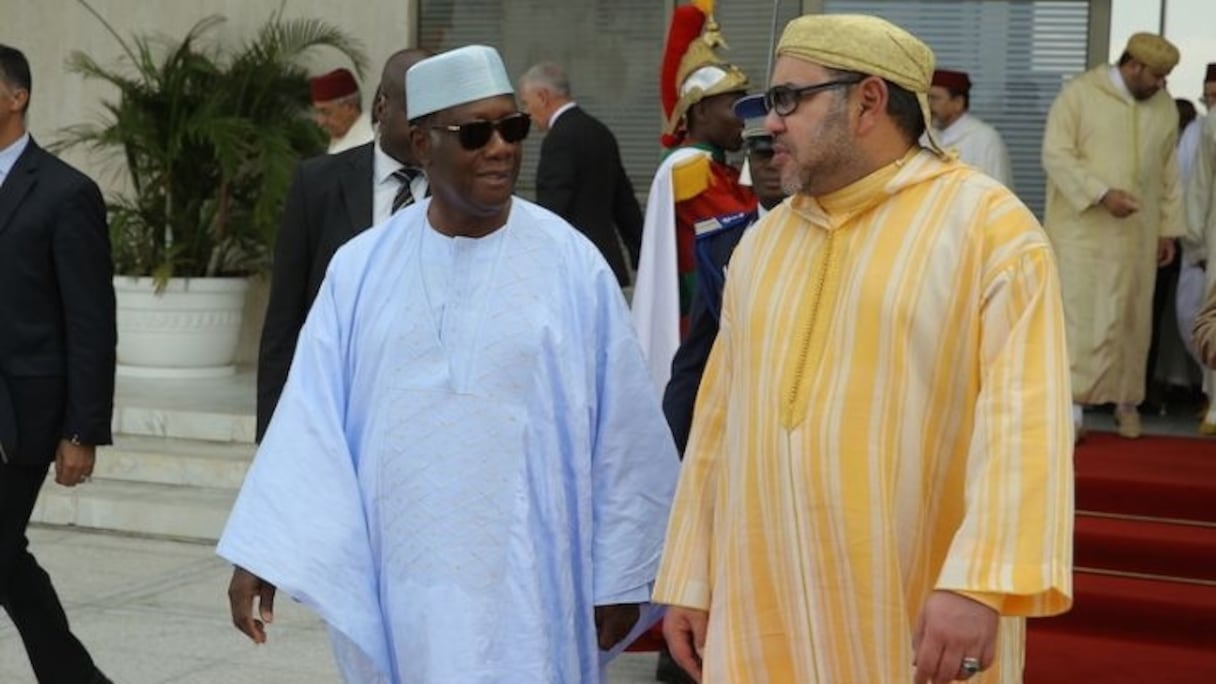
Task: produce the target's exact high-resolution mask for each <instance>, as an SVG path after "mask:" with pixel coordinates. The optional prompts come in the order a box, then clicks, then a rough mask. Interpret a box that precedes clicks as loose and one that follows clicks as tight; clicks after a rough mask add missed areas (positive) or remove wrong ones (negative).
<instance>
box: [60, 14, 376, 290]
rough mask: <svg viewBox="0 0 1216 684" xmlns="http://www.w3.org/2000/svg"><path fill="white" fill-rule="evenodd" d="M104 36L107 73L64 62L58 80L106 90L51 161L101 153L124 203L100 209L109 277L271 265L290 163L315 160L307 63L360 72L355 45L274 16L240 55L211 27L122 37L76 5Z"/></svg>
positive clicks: (84, 59) (317, 134) (89, 60)
mask: <svg viewBox="0 0 1216 684" xmlns="http://www.w3.org/2000/svg"><path fill="white" fill-rule="evenodd" d="M77 1H78V2H79V3H80V4H81V5H82V6H84V8H85V9H86V10H88V11H89V12H90V13H91V14H93V16H94V17H96V18H97V19H98V21H100V22H101V23H102V24H103V25H104V26H105V28H106V29H107V30H108V31H109V32H110V34H111V35H113V36H114V38H115V40H116V41H117V42H118V44H119V45H120V47H121V49H122V53H123V56H122V57H121V58H120V59H119V60H118V61H117V62H116V63H115V65H113V66H106V65H102V64H101V63H99V62H98V61H97V60H95V59H94V58H93V57H92V56H90V55H87V54H85V53H83V52H79V51H77V52H73V53H72V54H71V55H70V56H69V58H68V60H67V68H68V69H69V70H70V71H71V72H72V73H75V74H78V75H80V76H82V77H83V78H85V79H87V80H92V81H98V82H101V83H105V84H107V85H109V86H111V87H112V88H113V89H114V91H115V96H114V97H113V98H111V99H107V100H105V101H104V102H103V103H102V105H101V112H100V113H99V115H98V116H97V118H96V120H94V121H89V122H83V123H79V124H75V125H72V126H68V127H66V128H64V129H62V130H61V131H60V136H59V139H58V140H57V141H55V142H54V143H53V147H54V149H57V150H63V149H66V148H70V147H81V148H83V149H86V150H88V151H90V152H91V153H98V154H103V155H105V156H106V157H107V158H108V159H109V160H111V161H112V162H113V163H114V165H115V166H116V167H120V168H121V169H122V171H123V173H125V174H126V175H127V176H128V178H129V180H130V187H131V188H132V192H131V193H130V194H127V195H116V196H113V197H110V198H109V200H108V206H109V212H110V226H111V241H112V250H113V254H114V260H115V265H116V270H117V272H119V273H123V274H129V275H152V276H154V277H155V278H157V279H158V281H160V280H162V279H163V278H167V277H169V276H188V277H194V276H205V275H236V274H245V273H251V272H254V271H256V270H258V269H260V268H264V267H265V266H266V265H267V264H268V263H269V255H270V252H271V249H270V247H271V245H272V244H273V243H274V238H275V233H276V229H277V225H278V221H279V216H280V215H281V213H282V205H283V201H284V199H285V197H286V194H287V190H288V185H289V184H290V182H291V178H292V175H293V172H294V169H295V166H296V164H297V163H298V162H299V160H300V159H301V158H302V157H305V156H310V155H313V154H316V153H319V152H320V151H321V150H323V149H324V142H325V141H324V135H323V133H322V132H321V130H320V129H319V128H318V127H317V126H316V125H315V124H313V123H312V121H310V120H309V119H308V109H309V98H308V73H307V71H306V70H305V67H304V58H305V57H307V56H308V55H309V53H310V52H312V51H313V50H315V49H318V48H329V49H335V50H337V51H338V52H340V53H342V54H343V55H345V56H346V57H347V58H348V59H349V60H350V62H351V64H352V66H353V67H354V68H355V70H356V71H357V72H358V73H360V74H362V73H363V72H364V70H365V68H366V65H367V57H366V54H365V52H364V48H363V46H362V44H361V43H360V42H359V41H358V40H356V39H354V38H353V37H351V36H350V35H348V34H346V33H345V32H343V31H341V30H340V29H338V28H336V27H334V26H332V25H329V24H327V23H325V22H323V21H320V20H317V19H286V18H284V16H283V13H284V11H283V10H284V6H283V5H280V6H279V8H278V9H277V10H276V11H275V12H273V13H272V14H271V15H270V17H269V18H268V19H267V20H266V22H264V23H263V24H262V25H261V26H260V27H259V28H258V29H257V30H256V31H255V33H254V35H253V37H252V38H251V39H250V40H248V41H246V42H245V43H243V44H242V45H241V46H240V47H239V48H237V49H236V50H232V51H225V50H223V49H221V48H220V47H219V45H220V44H219V42H218V41H216V40H214V38H213V36H214V34H215V32H216V31H217V30H218V29H219V27H220V26H221V25H223V24H224V21H225V20H224V18H223V17H221V16H208V17H205V18H203V19H201V20H199V21H198V22H196V23H195V24H194V25H193V26H192V27H191V28H190V29H189V30H188V31H186V33H185V34H184V35H183V36H182V37H180V38H167V37H164V36H155V35H148V34H139V35H133V36H132V37H131V38H130V39H125V38H123V37H122V36H121V35H119V34H118V33H117V32H116V31H115V30H114V27H113V26H112V25H111V24H110V23H109V22H108V21H107V20H106V19H105V17H104V15H103V14H102V13H100V12H99V11H97V10H96V9H95V8H93V7H92V6H91V5H90V4H89V2H88V1H87V0H77Z"/></svg>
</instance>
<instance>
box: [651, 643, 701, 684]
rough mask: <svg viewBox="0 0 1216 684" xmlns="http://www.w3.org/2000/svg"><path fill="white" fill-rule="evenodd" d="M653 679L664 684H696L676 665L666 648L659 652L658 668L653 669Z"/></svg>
mask: <svg viewBox="0 0 1216 684" xmlns="http://www.w3.org/2000/svg"><path fill="white" fill-rule="evenodd" d="M654 679H655V681H656V682H665V684H697V682H696V680H695V679H693V678H692V677H689V676H688V673H686V672H684V668H682V667H680V666H679V665H677V664H676V661H675V660H673V659H672V657H671V652H670V651H668V650H667V649H666V648H663V649H662V650H660V651H659V666H658V668H656V669H655V672H654Z"/></svg>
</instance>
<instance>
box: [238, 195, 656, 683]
mask: <svg viewBox="0 0 1216 684" xmlns="http://www.w3.org/2000/svg"><path fill="white" fill-rule="evenodd" d="M428 205H429V202H422V203H419V204H417V205H415V206H414V207H411V208H408V209H405V210H403V211H401V212H399V213H397V214H396V215H395V216H394V217H393V218H392V219H390V220H389V221H388V222H387V223H385V224H382V225H380V226H378V227H375V228H372V229H371V230H368V231H366V232H365V233H363V234H362V235H360V236H359V237H357V238H355V239H354V240H352V241H351V242H350V243H348V244H347V245H346V246H345V247H343V248H342V249H341V250H339V252H338V254H337V255H336V256H335V257H334V259H333V262H332V263H331V265H330V268H329V272H328V274H327V276H326V279H325V282H324V284H323V285H322V287H321V291H320V293H319V295H318V297H317V300H316V303H315V304H314V306H313V308H312V311H311V313H310V314H309V317H308V321H307V323H306V324H305V326H304V329H303V331H302V332H301V334H300V340H299V344H298V347H297V349H296V355H295V358H294V361H293V363H292V368H291V373H290V376H289V378H288V381H287V385H286V387H285V388H284V391H283V396H282V399H281V400H280V402H279V405H278V408H277V410H276V412H275V416H274V419H273V421H272V422H271V425H270V428H269V430H268V432H267V434H266V437H265V439H264V440H263V442H262V445H261V448H260V449H259V451H258V454H257V457H256V458H255V460H254V462H253V465H252V467H251V468H250V471H249V474H248V475H247V477H246V480H245V483H244V486H243V487H242V489H241V493H240V496H239V498H238V500H237V503H236V506H235V508H234V509H233V512H232V515H231V518H230V519H229V521H228V526H227V528H226V529H225V531H224V535H223V538H222V539H221V540H220V544H219V549H218V552H219V554H220V555H221V556H223V557H224V558H226V559H228V560H229V561H231V562H232V563H234V564H236V565H239V566H242V567H244V568H246V569H248V570H250V571H251V572H253V573H254V574H256V575H258V576H260V577H263V578H264V579H266V580H267V581H269V582H271V583H273V584H274V585H276V586H277V587H278V588H279V590H280V591H281V592H285V593H286V594H288V595H290V596H292V597H294V598H296V599H297V600H299V601H301V602H303V603H305V604H306V605H308V606H309V607H311V608H312V609H314V610H315V611H316V612H317V613H319V614H320V616H321V617H322V618H323V619H324V620H325V622H326V623H327V625H328V626H329V629H330V633H331V635H332V636H333V640H334V647H335V649H334V650H335V654H336V656H337V658H338V661H339V667H340V669H341V670H342V673H343V676H344V678H345V679H346V681H348V682H359V683H360V684H365V683H367V682H392V683H398V682H408V683H409V684H417V683H428V682H436V683H439V682H442V683H444V684H448V683H450V682H462V683H469V682H476V683H482V682H520V683H525V682H526V683H528V684H534V683H537V682H552V683H555V684H565V683H567V682H597V681H600V679H601V677H602V673H601V666H602V661H604V659H605V654H603V653H600V652H599V651H598V649H597V647H596V641H595V626H594V622H593V606H594V605H599V604H610V603H626V602H634V601H646V600H647V599H648V598H649V590H650V586H651V583H652V581H653V579H654V575H655V570H656V566H657V563H658V559H659V552H660V546H661V544H662V540H663V533H664V529H665V525H666V520H667V512H668V506H669V503H670V501H671V497H672V493H673V490H674V486H675V480H676V473H677V469H678V461H677V457H676V454H675V449H674V446H673V445H672V441H671V436H670V433H669V432H668V428H667V425H666V423H665V422H664V420H663V414H662V412H661V411H660V409H659V404H658V400H657V397H656V396H655V394H654V392H653V391H652V389H651V387H652V385H651V379H650V377H649V375H648V374H647V372H646V367H645V364H644V362H643V359H642V355H641V350H640V348H639V346H638V343H637V340H636V338H635V337H634V335H633V332H632V330H631V329H630V325H629V321H628V313H627V310H626V307H625V303H624V300H623V299H622V297H621V294H620V290H619V287H618V285H617V281H616V277H615V276H614V275H613V273H612V270H611V269H610V268H609V267H608V266H607V264H606V263H604V261H603V258H602V257H601V256H600V254H599V252H598V251H597V250H596V249H595V247H594V246H593V245H592V244H591V243H590V242H588V241H587V240H586V239H585V238H583V237H582V236H581V235H580V234H579V233H578V231H576V230H574V229H572V228H571V227H570V226H569V225H567V224H566V223H564V222H563V221H562V220H561V219H559V218H558V217H557V216H555V215H553V214H551V213H550V212H548V211H546V210H544V209H542V208H540V207H538V206H536V205H534V204H530V203H528V202H525V201H523V200H520V199H515V200H514V203H513V206H512V210H511V214H510V219H509V221H508V223H507V224H506V226H504V227H503V228H501V229H500V230H498V231H496V232H495V233H493V234H492V235H490V236H488V237H487V238H482V239H480V240H471V239H461V238H457V239H454V240H449V239H447V238H441V237H438V236H437V235H435V234H432V233H430V232H428V231H432V230H433V229H431V228H430V227H429V226H428V225H427V223H426V219H425V217H426V210H427V207H428ZM424 238H425V239H424ZM432 238H438V239H437V241H436V240H433V239H432ZM428 244H429V245H430V247H429V249H431V250H432V251H434V250H436V249H438V250H439V253H438V254H425V253H424V252H423V249H424V248H425V247H426V246H427V245H428ZM436 245H438V246H436ZM427 259H431V261H432V263H424V262H425V261H426V260H427ZM436 259H437V260H438V261H439V262H445V263H434V262H435V260H436ZM656 617H657V611H656V610H654V609H653V608H652V607H650V606H647V608H646V617H645V618H644V619H643V620H642V621H641V623H639V624H638V625H637V627H636V628H635V633H640V632H641V631H642V629H644V628H645V627H647V626H649V625H650V624H653V622H654V620H655V619H656ZM621 646H622V647H623V646H624V644H622V645H621ZM618 650H619V648H618Z"/></svg>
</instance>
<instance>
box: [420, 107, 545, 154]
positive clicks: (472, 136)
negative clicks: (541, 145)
mask: <svg viewBox="0 0 1216 684" xmlns="http://www.w3.org/2000/svg"><path fill="white" fill-rule="evenodd" d="M531 127H532V119H529V118H528V115H527V114H520V113H516V114H510V115H508V116H504V117H503V118H501V119H499V120H498V121H468V122H466V123H461V124H447V125H444V126H431V128H434V129H436V130H440V131H448V132H449V133H455V134H456V135H457V138H458V139H459V140H460V146H461V147H463V148H464V149H466V150H470V151H471V150H480V149H481V148H483V147H485V146H486V143H488V142H490V136H492V135H494V131H498V134H499V135H501V136H502V139H503V142H506V143H508V144H512V145H513V144H515V143H517V142H519V141H521V140H523V139H524V138H526V137H528V130H529V129H530V128H531Z"/></svg>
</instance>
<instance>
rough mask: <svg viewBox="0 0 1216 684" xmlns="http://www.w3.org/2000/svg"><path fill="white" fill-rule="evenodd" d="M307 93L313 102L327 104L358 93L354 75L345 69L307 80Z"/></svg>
mask: <svg viewBox="0 0 1216 684" xmlns="http://www.w3.org/2000/svg"><path fill="white" fill-rule="evenodd" d="M308 92H309V94H310V95H311V96H312V101H313V102H327V101H329V100H336V99H338V98H340V97H346V96H347V95H355V94H356V93H358V92H359V84H358V83H355V75H354V74H352V73H351V72H350V71H349V70H347V69H334V70H333V71H331V72H329V73H327V74H321V75H320V76H314V77H312V78H310V79H308Z"/></svg>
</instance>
